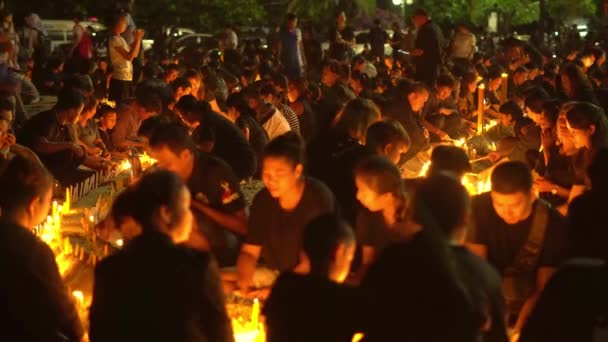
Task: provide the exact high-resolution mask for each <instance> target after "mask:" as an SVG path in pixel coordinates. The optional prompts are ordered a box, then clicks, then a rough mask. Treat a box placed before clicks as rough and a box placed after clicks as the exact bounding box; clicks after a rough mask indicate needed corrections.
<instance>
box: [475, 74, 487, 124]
mask: <svg viewBox="0 0 608 342" xmlns="http://www.w3.org/2000/svg"><path fill="white" fill-rule="evenodd" d="M485 92H486V86H485V85H484V84H483V83H481V84H480V85H479V87H477V135H481V134H483V115H484V112H485V108H484V107H485V106H484V104H483V99H484V96H485Z"/></svg>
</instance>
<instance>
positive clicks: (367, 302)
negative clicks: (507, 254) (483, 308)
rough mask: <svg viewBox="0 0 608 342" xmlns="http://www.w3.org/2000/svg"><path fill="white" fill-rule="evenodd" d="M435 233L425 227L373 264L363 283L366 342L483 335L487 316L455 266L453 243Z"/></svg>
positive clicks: (473, 338)
mask: <svg viewBox="0 0 608 342" xmlns="http://www.w3.org/2000/svg"><path fill="white" fill-rule="evenodd" d="M431 234H433V233H432V232H429V231H428V230H427V229H426V228H423V229H422V231H420V232H419V233H417V234H416V235H414V236H413V237H412V238H411V240H409V241H406V242H400V243H398V244H393V245H391V246H388V247H387V248H385V249H384V251H383V252H382V253H380V255H379V257H378V259H377V260H376V262H375V263H374V264H372V266H371V267H370V268H369V270H368V272H367V274H366V276H365V278H364V279H363V282H362V284H361V289H362V291H363V293H362V294H363V299H364V308H363V310H362V311H363V314H364V315H365V317H364V320H363V322H364V324H365V326H364V329H363V333H364V334H365V337H366V341H370V342H375V341H394V340H395V338H396V337H397V336H399V338H398V340H400V341H430V342H440V341H441V342H443V341H462V342H466V341H477V340H478V336H479V327H480V325H481V319H480V317H479V316H478V315H477V314H476V313H475V312H474V310H473V308H472V306H471V304H469V301H468V299H467V296H466V295H465V292H464V290H463V289H462V288H460V286H458V285H457V281H456V279H455V277H454V275H453V272H450V270H449V265H448V260H449V258H450V257H449V256H448V255H446V253H448V252H449V248H448V246H445V242H443V241H441V242H439V241H438V240H439V238H438V237H433V236H431ZM439 322H440V325H439V326H438V323H439Z"/></svg>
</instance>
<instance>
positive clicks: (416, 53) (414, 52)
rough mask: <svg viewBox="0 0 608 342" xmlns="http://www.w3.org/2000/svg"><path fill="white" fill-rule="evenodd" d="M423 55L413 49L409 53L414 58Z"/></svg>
mask: <svg viewBox="0 0 608 342" xmlns="http://www.w3.org/2000/svg"><path fill="white" fill-rule="evenodd" d="M423 54H424V51H423V50H422V49H414V50H412V51H411V52H410V55H412V56H414V57H420V56H422V55H423Z"/></svg>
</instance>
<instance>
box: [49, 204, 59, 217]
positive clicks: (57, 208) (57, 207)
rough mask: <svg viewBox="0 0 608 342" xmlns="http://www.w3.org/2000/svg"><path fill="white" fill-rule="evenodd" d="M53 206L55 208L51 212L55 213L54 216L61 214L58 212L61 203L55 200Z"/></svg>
mask: <svg viewBox="0 0 608 342" xmlns="http://www.w3.org/2000/svg"><path fill="white" fill-rule="evenodd" d="M52 208H53V209H52V211H51V212H52V214H53V217H55V216H57V215H58V214H59V213H58V210H59V204H58V203H57V201H53V206H52Z"/></svg>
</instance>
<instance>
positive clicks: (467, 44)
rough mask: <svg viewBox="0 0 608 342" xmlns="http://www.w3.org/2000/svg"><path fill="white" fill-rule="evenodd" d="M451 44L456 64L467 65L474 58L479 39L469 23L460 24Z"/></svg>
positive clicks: (451, 52) (451, 53)
mask: <svg viewBox="0 0 608 342" xmlns="http://www.w3.org/2000/svg"><path fill="white" fill-rule="evenodd" d="M450 46H451V51H450V57H451V58H452V61H453V62H454V64H458V65H461V66H466V65H467V63H469V62H470V61H471V59H473V54H474V53H475V50H476V48H477V39H476V38H475V35H474V34H473V33H472V32H471V30H470V29H469V27H468V26H467V25H465V24H460V25H458V27H457V28H456V33H455V34H454V37H452V41H451V42H450Z"/></svg>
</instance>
